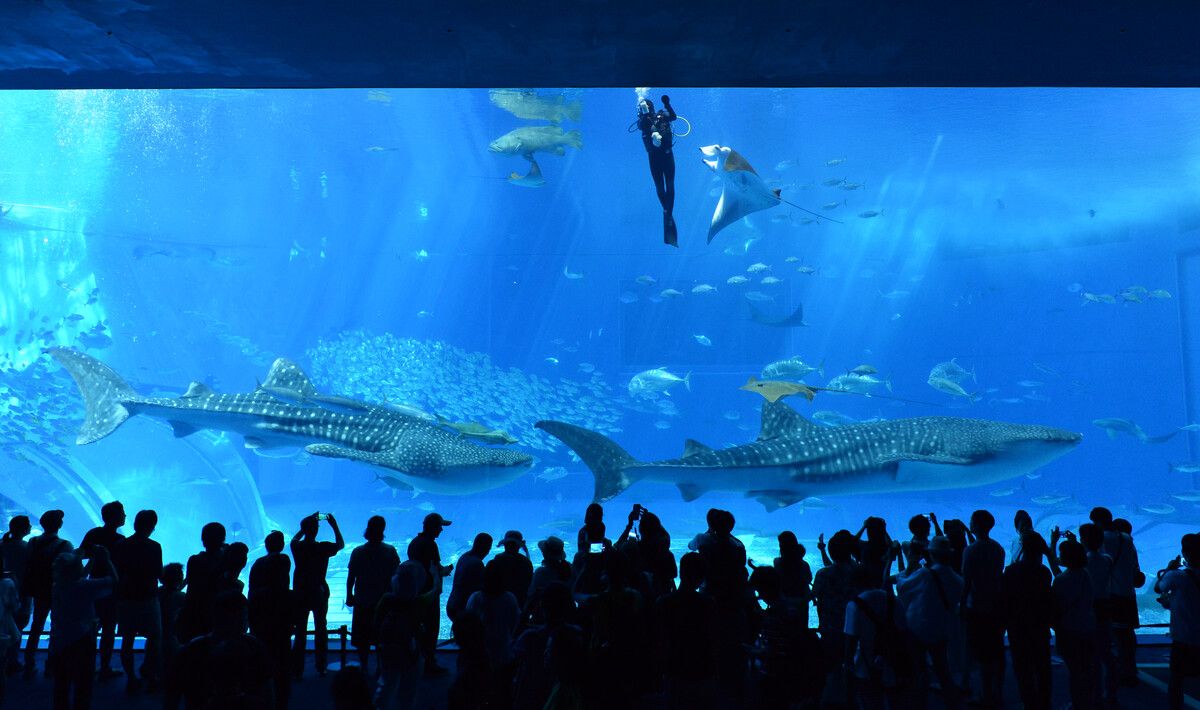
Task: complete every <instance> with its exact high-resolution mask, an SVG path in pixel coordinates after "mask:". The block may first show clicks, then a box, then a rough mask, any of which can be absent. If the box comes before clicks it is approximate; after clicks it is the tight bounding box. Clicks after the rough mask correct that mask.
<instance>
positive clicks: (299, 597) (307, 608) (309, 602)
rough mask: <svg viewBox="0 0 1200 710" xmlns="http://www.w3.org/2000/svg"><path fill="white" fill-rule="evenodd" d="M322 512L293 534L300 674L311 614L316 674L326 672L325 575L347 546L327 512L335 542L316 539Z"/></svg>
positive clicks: (295, 647) (295, 652)
mask: <svg viewBox="0 0 1200 710" xmlns="http://www.w3.org/2000/svg"><path fill="white" fill-rule="evenodd" d="M320 518H321V516H320V514H318V513H313V514H312V515H309V516H306V517H305V518H303V519H302V520H301V521H300V530H299V531H298V532H297V533H296V534H295V535H294V536H293V537H292V559H293V560H295V562H296V573H295V574H294V575H293V576H292V587H293V590H294V592H295V594H294V595H293V596H294V597H295V600H296V641H295V643H293V644H292V670H293V672H294V673H295V674H296V677H297V678H299V677H301V676H303V675H304V650H305V647H306V646H307V643H306V641H307V629H308V615H309V614H310V613H311V614H312V618H313V645H314V647H315V648H316V658H315V659H314V663H315V667H316V669H317V674H318V675H321V676H324V675H325V666H326V663H327V662H328V655H329V637H328V635H327V634H326V621H325V619H326V615H327V614H328V613H329V584H328V583H327V582H326V581H325V576H326V574H328V572H329V559H330V558H331V557H333V556H334V555H336V554H337V553H339V552H341V551H342V548H344V547H345V546H346V542H345V540H343V539H342V531H341V529H340V528H338V524H337V519H336V518H334V517H333V515H332V514H328V515H327V516H326V520H328V521H329V527H330V528H331V529H332V530H333V542H328V541H320V542H318V541H317V532H318V531H319V530H320V525H321V523H320Z"/></svg>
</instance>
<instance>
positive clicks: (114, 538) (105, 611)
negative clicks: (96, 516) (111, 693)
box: [79, 501, 125, 681]
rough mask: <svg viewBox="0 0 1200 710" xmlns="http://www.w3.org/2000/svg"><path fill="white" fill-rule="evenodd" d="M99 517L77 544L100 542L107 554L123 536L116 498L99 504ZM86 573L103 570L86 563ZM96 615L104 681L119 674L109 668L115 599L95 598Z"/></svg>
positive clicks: (122, 511)
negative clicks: (96, 525)
mask: <svg viewBox="0 0 1200 710" xmlns="http://www.w3.org/2000/svg"><path fill="white" fill-rule="evenodd" d="M100 519H101V520H102V521H103V523H104V524H103V525H101V526H100V527H98V528H92V529H91V530H89V531H88V532H87V534H86V535H84V536H83V541H82V542H80V543H79V547H80V548H81V549H82V550H84V551H85V552H87V551H89V550H90V549H91V547H92V546H93V545H103V546H104V547H105V548H106V549H108V551H109V553H110V554H111V553H112V552H113V551H115V550H116V549H117V543H119V542H120V541H121V540H124V539H125V536H124V535H122V534H121V533H120V532H118V530H119V529H120V528H121V527H122V526H123V525H125V507H124V506H123V505H121V502H120V501H111V502H109V503H105V504H104V505H103V506H101V507H100ZM88 574H89V575H90V576H93V577H94V576H95V575H96V574H100V575H104V574H106V572H105V571H104V570H102V569H101V570H97V569H96V568H95V567H94V566H89V569H88ZM96 615H97V616H98V618H99V619H100V669H99V671H98V675H97V678H98V679H99V680H101V681H105V680H109V679H111V678H115V677H117V676H119V675H121V673H120V671H117V670H115V669H113V667H112V656H113V647H114V645H115V644H116V638H117V600H116V599H114V598H112V597H111V596H110V597H106V598H104V599H99V600H97V601H96Z"/></svg>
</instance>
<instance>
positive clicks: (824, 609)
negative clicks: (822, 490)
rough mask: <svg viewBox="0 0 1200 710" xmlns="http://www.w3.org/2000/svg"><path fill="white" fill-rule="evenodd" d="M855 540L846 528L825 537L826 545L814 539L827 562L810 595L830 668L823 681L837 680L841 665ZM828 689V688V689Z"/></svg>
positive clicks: (852, 589) (851, 591) (851, 592)
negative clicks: (827, 558) (826, 539)
mask: <svg viewBox="0 0 1200 710" xmlns="http://www.w3.org/2000/svg"><path fill="white" fill-rule="evenodd" d="M857 545H858V541H857V540H855V539H854V536H853V535H851V534H850V531H849V530H838V531H837V532H836V533H834V534H833V537H831V538H830V539H829V545H828V546H826V545H825V543H824V541H821V542H818V543H817V547H818V548H820V549H821V552H822V554H828V556H829V562H830V564H829V565H827V566H825V567H822V568H821V569H819V570H817V573H816V574H815V575H813V585H812V596H813V603H814V604H815V605H816V607H817V629H818V630H819V631H820V633H821V646H822V647H823V648H824V652H825V658H826V661H827V663H828V668H829V670H830V673H829V680H828V682H827V683H837V682H838V681H839V680H840V679H839V677H838V676H839V675H840V674H841V672H842V668H843V665H844V663H843V654H844V653H845V652H846V642H845V636H844V634H845V629H846V605H847V604H849V603H850V600H851V599H853V598H854V596H855V595H856V594H858V592H859V591H860V590H859V589H857V588H856V587H855V586H854V580H855V574H854V570H855V567H856V566H857V565H856V564H855V562H854V561H853V559H852V554H853V551H854V548H855V547H857ZM831 691H832V688H831Z"/></svg>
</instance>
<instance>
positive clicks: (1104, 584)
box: [1079, 523, 1118, 706]
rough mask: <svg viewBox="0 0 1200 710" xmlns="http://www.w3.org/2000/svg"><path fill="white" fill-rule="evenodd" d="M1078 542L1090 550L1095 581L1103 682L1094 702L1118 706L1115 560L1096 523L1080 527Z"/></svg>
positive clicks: (1090, 572) (1089, 567)
mask: <svg viewBox="0 0 1200 710" xmlns="http://www.w3.org/2000/svg"><path fill="white" fill-rule="evenodd" d="M1079 542H1080V543H1082V544H1083V547H1084V549H1085V550H1087V573H1088V578H1089V579H1090V580H1091V582H1092V609H1093V611H1094V612H1095V616H1096V644H1095V645H1096V668H1097V671H1096V672H1097V673H1100V672H1101V671H1102V672H1103V674H1104V682H1103V683H1096V684H1095V686H1094V692H1093V703H1094V704H1095V705H1097V706H1099V705H1102V704H1103V703H1105V702H1107V703H1108V704H1109V705H1112V706H1116V705H1117V686H1118V682H1117V658H1116V656H1114V655H1113V649H1112V599H1111V596H1110V594H1109V591H1108V585H1109V581H1110V580H1111V579H1112V571H1113V561H1112V557H1110V556H1109V555H1108V553H1106V552H1104V531H1103V530H1101V529H1100V526H1098V525H1096V524H1095V523H1084V524H1083V525H1080V526H1079Z"/></svg>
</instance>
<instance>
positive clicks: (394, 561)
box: [346, 515, 400, 671]
mask: <svg viewBox="0 0 1200 710" xmlns="http://www.w3.org/2000/svg"><path fill="white" fill-rule="evenodd" d="M386 528H387V521H385V520H384V519H383V516H382V515H373V516H371V518H370V520H368V521H367V529H366V531H365V532H363V538H364V539H366V541H367V542H366V543H365V544H363V545H359V546H358V547H356V548H354V551H353V552H351V553H350V565H349V568H348V569H347V572H346V606H348V607H350V608H351V609H353V610H354V611H353V615H352V617H351V622H350V624H351V626H350V643H351V644H352V645H353V646H354V648H355V649H356V650H357V651H358V663H359V665H360V666H362V669H363V670H364V671H366V670H367V668H368V661H369V659H370V655H371V644H372V643H374V634H375V607H376V606H378V605H379V599H380V597H382V596H383V595H384V594H385V593H386V592H387V591H388V589H389V588H390V587H391V585H392V575H394V574H395V573H396V568H397V567H399V566H400V555H399V554H397V553H396V548H395V547H392V546H391V545H388V544H387V543H385V542H384V541H383V537H384V530H385V529H386Z"/></svg>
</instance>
